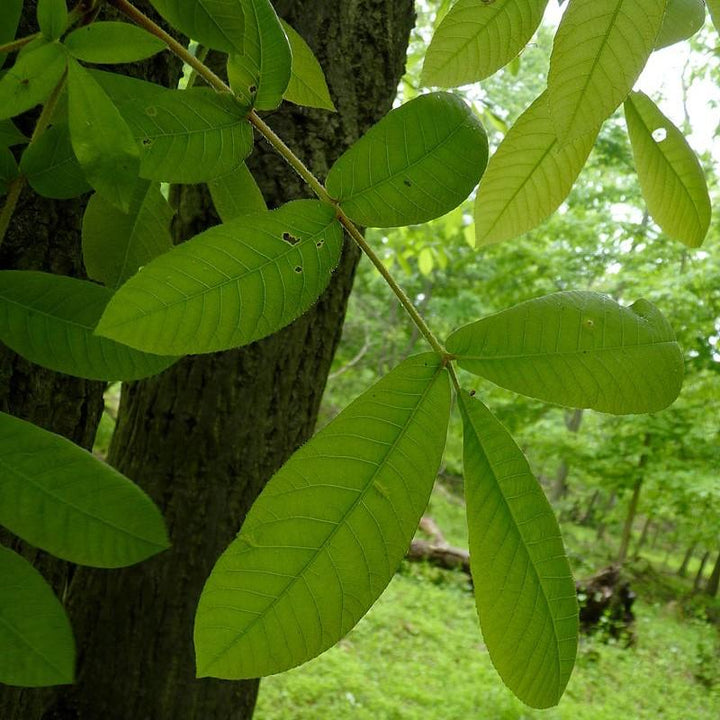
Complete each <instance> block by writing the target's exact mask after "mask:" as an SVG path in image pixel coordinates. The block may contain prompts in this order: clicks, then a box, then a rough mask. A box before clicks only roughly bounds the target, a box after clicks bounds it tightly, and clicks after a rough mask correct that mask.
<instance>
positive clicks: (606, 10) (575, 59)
mask: <svg viewBox="0 0 720 720" xmlns="http://www.w3.org/2000/svg"><path fill="white" fill-rule="evenodd" d="M665 5H666V0H593V2H574V3H570V4H569V5H568V8H567V10H565V13H564V15H563V18H562V20H561V21H560V26H559V27H558V30H557V34H556V35H555V42H554V44H553V50H552V55H551V57H550V71H549V74H548V90H547V92H548V102H549V104H550V115H551V117H552V119H553V122H554V124H555V129H556V131H557V134H558V138H559V139H560V141H561V142H563V143H565V142H568V141H569V140H572V139H574V138H576V137H578V136H579V135H582V134H584V133H588V132H594V131H595V129H596V128H597V127H598V126H599V125H601V124H602V122H603V121H604V120H605V119H606V118H607V117H609V116H610V115H611V114H612V112H613V111H614V110H615V108H617V107H618V105H620V103H621V102H622V101H623V100H625V98H626V97H627V94H628V93H629V92H630V90H631V89H632V86H633V85H634V84H635V81H636V80H637V79H638V77H639V76H640V73H641V72H642V69H643V68H644V67H645V63H646V62H647V59H648V58H649V57H650V53H651V52H652V51H653V47H654V45H655V38H656V37H657V35H658V31H659V30H660V25H661V24H662V19H663V16H664V13H665Z"/></svg>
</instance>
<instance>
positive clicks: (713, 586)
mask: <svg viewBox="0 0 720 720" xmlns="http://www.w3.org/2000/svg"><path fill="white" fill-rule="evenodd" d="M719 587H720V553H718V556H717V558H716V559H715V565H714V566H713V571H712V573H711V574H710V578H709V580H708V582H707V586H706V587H705V592H706V593H707V594H708V595H709V596H710V597H717V594H718V588H719Z"/></svg>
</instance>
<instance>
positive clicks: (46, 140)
mask: <svg viewBox="0 0 720 720" xmlns="http://www.w3.org/2000/svg"><path fill="white" fill-rule="evenodd" d="M20 170H21V171H22V173H23V175H25V177H26V178H27V181H28V183H29V184H30V187H31V188H32V189H33V190H34V191H35V192H36V193H38V195H42V196H44V197H49V198H54V199H56V200H67V199H68V198H73V197H77V196H78V195H82V194H83V193H86V192H90V190H92V187H91V186H90V183H88V181H87V180H86V179H85V175H84V174H83V171H82V168H81V167H80V163H79V162H78V159H77V158H76V157H75V152H74V151H73V148H72V141H71V140H70V129H69V128H68V124H67V123H58V124H57V125H53V126H52V127H50V128H48V129H47V130H46V131H45V132H44V133H43V134H42V135H40V137H38V138H37V139H35V140H34V141H33V142H31V143H30V144H29V145H28V146H27V148H25V152H23V154H22V158H21V159H20Z"/></svg>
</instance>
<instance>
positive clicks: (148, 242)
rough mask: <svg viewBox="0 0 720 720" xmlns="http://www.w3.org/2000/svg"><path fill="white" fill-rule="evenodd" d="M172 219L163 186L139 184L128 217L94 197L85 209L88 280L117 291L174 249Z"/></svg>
mask: <svg viewBox="0 0 720 720" xmlns="http://www.w3.org/2000/svg"><path fill="white" fill-rule="evenodd" d="M172 217H173V212H172V210H171V208H170V205H168V202H167V200H166V199H165V198H164V197H163V195H162V193H161V192H160V186H159V185H158V184H156V183H151V182H150V181H149V180H138V183H137V188H136V190H135V192H134V193H133V196H132V199H131V201H130V210H129V212H127V213H123V212H120V210H118V209H117V208H116V207H114V206H113V205H111V204H110V203H109V202H107V200H105V199H104V198H103V197H102V196H101V195H97V194H95V195H93V196H92V197H91V198H90V201H89V202H88V204H87V207H86V208H85V215H84V216H83V225H82V249H83V260H84V261H85V269H86V270H87V273H88V276H89V277H91V278H92V279H93V280H97V281H98V282H101V283H103V284H104V285H107V286H108V287H110V288H114V289H115V288H118V287H119V286H120V285H122V284H123V283H124V282H125V281H126V280H127V279H128V278H129V277H132V276H133V275H134V274H135V273H136V272H137V271H138V269H139V268H140V267H142V266H143V265H146V264H147V263H149V262H150V261H151V260H152V259H153V258H156V257H157V256H158V255H162V254H163V253H164V252H167V251H168V250H170V249H171V248H172V246H173V242H172V237H171V236H170V222H171V221H172Z"/></svg>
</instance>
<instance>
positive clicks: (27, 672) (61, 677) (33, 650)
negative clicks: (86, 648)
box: [0, 545, 75, 687]
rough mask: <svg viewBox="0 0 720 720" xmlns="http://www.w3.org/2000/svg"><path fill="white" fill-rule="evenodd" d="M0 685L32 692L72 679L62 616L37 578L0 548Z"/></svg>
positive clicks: (71, 650)
mask: <svg viewBox="0 0 720 720" xmlns="http://www.w3.org/2000/svg"><path fill="white" fill-rule="evenodd" d="M0 617H1V618H2V623H0V646H1V647H2V649H3V651H2V654H0V682H3V683H6V684H7V685H22V686H25V687H38V686H44V685H64V684H66V683H71V682H72V681H73V677H74V666H75V644H74V642H73V636H72V630H71V629H70V623H69V622H68V619H67V616H66V615H65V611H64V610H63V607H62V605H61V604H60V603H59V602H58V599H57V598H56V597H55V595H53V592H52V590H51V589H50V586H49V585H48V584H47V583H46V582H45V580H43V578H42V576H41V575H40V573H39V572H38V571H37V570H35V568H33V567H32V565H30V563H28V562H27V560H24V559H23V558H22V557H20V555H17V554H15V553H14V552H13V551H12V550H8V549H7V548H6V547H3V546H1V545H0Z"/></svg>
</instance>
